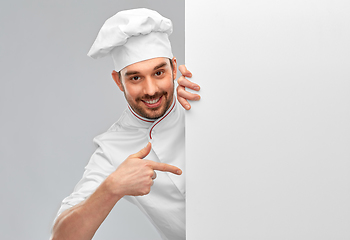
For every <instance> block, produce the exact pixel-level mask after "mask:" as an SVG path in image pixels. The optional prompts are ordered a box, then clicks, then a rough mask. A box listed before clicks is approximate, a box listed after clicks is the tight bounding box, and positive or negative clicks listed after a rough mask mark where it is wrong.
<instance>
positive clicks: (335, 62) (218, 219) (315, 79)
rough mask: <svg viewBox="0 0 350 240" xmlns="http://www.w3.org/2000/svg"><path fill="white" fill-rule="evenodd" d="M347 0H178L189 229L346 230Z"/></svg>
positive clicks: (349, 120) (262, 233) (349, 174)
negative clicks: (188, 89) (181, 2)
mask: <svg viewBox="0 0 350 240" xmlns="http://www.w3.org/2000/svg"><path fill="white" fill-rule="evenodd" d="M349 13H350V2H349V1H347V0H335V1H334V0H333V1H331V0H321V1H320V0H319V1H316V0H314V1H309V0H307V1H305V0H295V1H277V0H275V1H273V0H264V1H261V0H251V1H223V0H216V1H205V2H203V1H199V0H191V1H186V65H187V67H188V69H190V70H191V71H192V72H193V78H192V80H193V81H194V82H197V83H199V84H200V85H201V91H200V94H201V96H202V99H201V100H200V101H199V102H196V103H193V104H192V109H191V110H190V111H189V112H188V114H187V116H186V147H187V149H186V151H187V160H186V161H187V239H188V240H197V239H220V240H221V239H259V240H261V239H269V240H271V239H272V240H274V239H276V240H280V239H284V240H285V239H318V240H320V239H350V14H349Z"/></svg>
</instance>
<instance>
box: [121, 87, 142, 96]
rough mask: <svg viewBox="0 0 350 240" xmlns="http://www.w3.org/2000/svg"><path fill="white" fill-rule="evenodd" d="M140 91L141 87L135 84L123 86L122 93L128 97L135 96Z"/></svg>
mask: <svg viewBox="0 0 350 240" xmlns="http://www.w3.org/2000/svg"><path fill="white" fill-rule="evenodd" d="M141 93H142V88H141V87H139V86H137V85H133V86H128V85H126V86H124V94H125V96H126V97H128V98H132V99H134V98H136V97H137V96H139V95H140V94H141Z"/></svg>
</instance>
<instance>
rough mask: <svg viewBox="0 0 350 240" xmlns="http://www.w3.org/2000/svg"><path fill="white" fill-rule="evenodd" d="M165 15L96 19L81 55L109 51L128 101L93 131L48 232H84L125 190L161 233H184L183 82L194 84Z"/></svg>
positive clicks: (136, 12) (80, 235) (69, 235)
mask: <svg viewBox="0 0 350 240" xmlns="http://www.w3.org/2000/svg"><path fill="white" fill-rule="evenodd" d="M171 33H172V23H171V21H170V20H169V19H167V18H165V17H163V16H161V15H160V14H159V13H157V12H155V11H152V10H149V9H133V10H126V11H121V12H119V13H117V14H116V15H114V16H112V17H111V18H109V19H108V20H107V21H106V22H105V23H104V25H103V26H102V28H101V30H100V32H99V33H98V36H97V38H96V40H95V42H94V44H93V45H92V47H91V49H90V51H89V53H88V55H89V56H91V57H93V58H100V57H103V56H106V55H110V56H111V57H112V59H113V62H114V67H115V69H114V71H113V72H112V78H113V79H114V81H115V82H116V84H117V85H118V87H119V89H120V90H121V91H122V92H123V93H124V96H125V98H126V100H127V102H128V106H127V108H126V110H125V111H124V112H123V114H122V116H121V117H120V119H119V120H118V121H117V122H116V123H115V124H113V125H112V126H111V127H110V128H109V129H108V131H107V132H105V133H103V134H101V135H99V136H97V137H96V138H95V139H94V142H95V143H96V144H97V146H98V148H97V149H96V151H95V152H94V154H93V155H92V157H91V159H90V161H89V163H88V164H87V166H86V167H85V172H84V175H83V177H82V179H81V180H80V181H79V182H78V184H77V185H76V187H75V189H74V191H73V193H72V194H71V195H70V196H68V197H67V198H65V199H64V200H63V202H62V205H61V208H60V210H59V212H58V214H57V218H56V221H55V224H54V227H53V231H52V239H91V238H92V237H93V235H94V234H95V232H96V230H97V229H98V227H99V226H100V224H101V223H102V222H103V221H104V219H105V218H106V217H107V215H108V214H109V212H110V211H111V210H112V208H113V207H114V205H115V204H116V203H117V202H118V201H119V200H120V199H121V198H125V199H127V200H128V201H130V202H132V203H133V204H135V205H136V206H138V207H139V209H140V210H141V211H142V212H143V213H144V214H145V215H146V216H147V217H148V218H149V220H150V221H151V222H152V223H153V225H154V226H155V228H156V229H157V230H158V232H159V234H160V235H161V237H162V239H172V240H173V239H185V197H186V189H185V172H186V170H185V136H184V130H185V127H184V110H183V108H182V107H181V106H180V104H179V102H180V103H181V105H183V107H184V108H186V109H189V108H190V105H189V103H188V102H187V100H186V99H189V100H198V99H199V95H197V94H191V93H188V92H187V91H186V90H185V87H189V88H191V89H193V90H199V86H198V85H197V84H194V83H192V82H190V81H188V80H187V79H186V77H191V73H190V72H189V71H188V70H187V69H186V68H185V66H180V68H179V69H180V71H181V73H182V74H183V76H181V77H180V78H179V80H178V83H179V87H178V100H179V102H177V101H176V97H175V95H174V80H175V78H176V73H177V62H176V58H174V57H173V54H172V51H171V45H170V41H169V38H168V36H169V35H170V34H171Z"/></svg>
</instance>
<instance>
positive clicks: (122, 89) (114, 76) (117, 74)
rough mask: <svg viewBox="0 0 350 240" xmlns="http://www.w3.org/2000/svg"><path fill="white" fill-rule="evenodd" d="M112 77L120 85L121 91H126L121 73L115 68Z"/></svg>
mask: <svg viewBox="0 0 350 240" xmlns="http://www.w3.org/2000/svg"><path fill="white" fill-rule="evenodd" d="M112 78H113V80H114V82H115V83H116V84H117V85H118V87H119V89H120V91H122V92H124V86H123V83H122V80H121V79H120V78H119V73H117V72H116V71H115V70H113V72H112Z"/></svg>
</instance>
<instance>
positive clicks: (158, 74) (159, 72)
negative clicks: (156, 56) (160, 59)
mask: <svg viewBox="0 0 350 240" xmlns="http://www.w3.org/2000/svg"><path fill="white" fill-rule="evenodd" d="M163 73H164V72H163V71H158V72H156V73H155V75H156V76H161V75H162V74H163Z"/></svg>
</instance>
